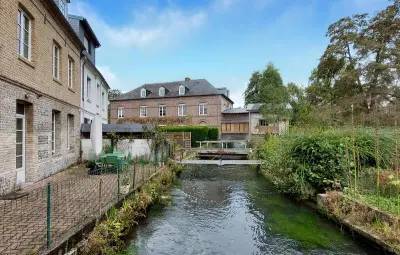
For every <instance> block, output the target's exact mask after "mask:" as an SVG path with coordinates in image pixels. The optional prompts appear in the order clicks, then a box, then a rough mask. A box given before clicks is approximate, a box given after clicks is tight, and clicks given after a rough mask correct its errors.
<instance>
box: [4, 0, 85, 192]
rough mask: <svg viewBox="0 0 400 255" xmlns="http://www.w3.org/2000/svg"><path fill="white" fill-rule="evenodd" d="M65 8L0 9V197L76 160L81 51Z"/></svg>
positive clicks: (41, 4)
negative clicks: (0, 145) (0, 146)
mask: <svg viewBox="0 0 400 255" xmlns="http://www.w3.org/2000/svg"><path fill="white" fill-rule="evenodd" d="M68 3H69V0H54V1H53V0H46V1H32V0H7V1H0V24H1V29H0V91H1V92H0V95H1V96H0V105H1V108H0V140H1V142H2V148H1V150H0V194H1V193H4V192H8V191H10V190H11V189H12V188H14V187H15V186H16V185H18V184H23V183H29V182H35V181H38V180H40V179H43V178H45V177H47V176H49V175H51V174H54V173H55V172H57V171H59V170H61V169H63V168H65V167H67V166H69V165H71V164H73V163H76V162H77V160H78V158H79V151H80V139H79V133H80V112H79V108H80V98H81V92H80V55H81V52H82V50H83V49H84V45H83V43H82V42H81V41H80V40H79V38H78V36H77V35H76V33H75V32H74V30H73V29H72V27H71V26H70V24H69V23H68V20H67V15H68Z"/></svg>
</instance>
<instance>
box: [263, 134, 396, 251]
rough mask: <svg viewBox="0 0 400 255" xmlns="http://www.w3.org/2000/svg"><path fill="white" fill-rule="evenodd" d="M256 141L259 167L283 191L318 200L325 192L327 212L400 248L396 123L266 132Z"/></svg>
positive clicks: (302, 197)
mask: <svg viewBox="0 0 400 255" xmlns="http://www.w3.org/2000/svg"><path fill="white" fill-rule="evenodd" d="M258 146H259V148H260V149H261V151H262V153H261V156H262V159H263V164H262V166H261V173H262V174H263V176H264V177H265V178H266V179H268V180H269V181H270V182H272V183H273V184H274V185H275V186H276V187H277V188H278V189H279V191H280V192H282V193H285V194H287V195H289V196H291V197H294V198H296V199H299V200H302V199H309V200H316V196H317V194H320V193H326V192H327V193H328V194H329V196H328V199H327V204H326V207H327V214H328V216H332V217H334V218H336V219H338V220H339V222H342V223H343V222H345V223H346V224H349V225H350V226H353V227H354V228H358V229H361V232H365V233H367V234H366V236H370V237H371V240H382V241H384V242H385V243H387V244H389V247H396V248H397V249H398V248H400V247H399V241H400V239H399V237H400V228H399V222H400V218H399V217H398V216H400V178H399V161H400V157H399V156H400V155H399V152H398V146H399V136H398V132H397V131H396V130H395V129H394V128H386V129H374V128H348V129H346V128H340V129H330V130H296V131H294V132H291V134H288V135H286V136H279V137H278V136H273V137H272V136H271V137H267V138H266V139H265V141H264V142H263V143H260V144H259V145H258ZM338 191H340V193H338ZM336 194H343V195H341V198H340V197H339V196H337V195H336ZM375 208H376V209H375ZM379 211H382V213H376V212H379ZM381 215H388V216H387V217H381ZM378 243H379V241H378Z"/></svg>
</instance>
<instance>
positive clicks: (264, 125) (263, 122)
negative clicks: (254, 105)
mask: <svg viewBox="0 0 400 255" xmlns="http://www.w3.org/2000/svg"><path fill="white" fill-rule="evenodd" d="M258 125H259V126H260V127H267V126H268V122H267V120H264V119H260V120H258Z"/></svg>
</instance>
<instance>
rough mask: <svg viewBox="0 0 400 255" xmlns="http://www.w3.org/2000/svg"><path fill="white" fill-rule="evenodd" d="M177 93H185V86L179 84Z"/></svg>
mask: <svg viewBox="0 0 400 255" xmlns="http://www.w3.org/2000/svg"><path fill="white" fill-rule="evenodd" d="M179 95H180V96H181V95H185V86H182V85H181V86H179Z"/></svg>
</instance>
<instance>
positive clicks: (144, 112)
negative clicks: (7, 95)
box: [140, 106, 147, 117]
mask: <svg viewBox="0 0 400 255" xmlns="http://www.w3.org/2000/svg"><path fill="white" fill-rule="evenodd" d="M140 117H147V106H140Z"/></svg>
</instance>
